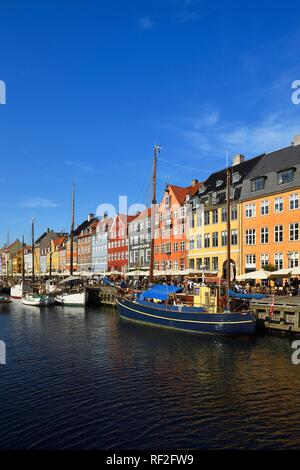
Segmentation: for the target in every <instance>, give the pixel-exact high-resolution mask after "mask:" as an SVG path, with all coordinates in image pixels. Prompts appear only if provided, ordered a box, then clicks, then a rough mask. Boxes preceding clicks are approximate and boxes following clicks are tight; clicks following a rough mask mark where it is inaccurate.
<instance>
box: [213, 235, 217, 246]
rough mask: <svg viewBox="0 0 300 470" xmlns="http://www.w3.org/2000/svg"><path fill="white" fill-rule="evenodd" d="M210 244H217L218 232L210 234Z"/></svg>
mask: <svg viewBox="0 0 300 470" xmlns="http://www.w3.org/2000/svg"><path fill="white" fill-rule="evenodd" d="M212 246H218V232H213V234H212Z"/></svg>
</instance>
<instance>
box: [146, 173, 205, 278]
mask: <svg viewBox="0 0 300 470" xmlns="http://www.w3.org/2000/svg"><path fill="white" fill-rule="evenodd" d="M201 184H202V183H199V182H198V181H197V180H193V181H192V185H191V186H188V187H186V188H182V187H180V186H175V185H168V186H167V187H166V189H165V193H164V196H163V199H162V201H161V203H160V205H159V207H158V210H157V211H156V214H155V229H154V230H155V233H154V236H155V245H154V269H156V270H159V271H165V270H175V271H178V270H181V271H182V270H184V269H186V268H187V265H186V259H187V249H188V247H187V244H186V220H187V218H186V211H187V204H188V202H189V199H190V198H191V197H192V196H194V195H195V194H196V193H197V192H198V191H199V188H200V186H201Z"/></svg>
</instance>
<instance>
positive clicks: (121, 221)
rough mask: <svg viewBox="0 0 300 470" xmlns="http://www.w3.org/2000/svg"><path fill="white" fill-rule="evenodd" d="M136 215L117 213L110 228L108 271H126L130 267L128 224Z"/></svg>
mask: <svg viewBox="0 0 300 470" xmlns="http://www.w3.org/2000/svg"><path fill="white" fill-rule="evenodd" d="M134 217H135V216H131V215H126V214H117V215H116V216H115V217H114V220H113V222H112V225H111V227H110V230H109V239H108V271H119V272H120V273H125V272H126V271H127V269H128V224H129V222H131V221H132V220H133V219H134Z"/></svg>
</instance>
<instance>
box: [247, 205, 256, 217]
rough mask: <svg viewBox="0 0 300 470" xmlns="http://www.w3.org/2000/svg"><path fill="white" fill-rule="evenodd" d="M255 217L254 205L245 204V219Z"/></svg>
mask: <svg viewBox="0 0 300 470" xmlns="http://www.w3.org/2000/svg"><path fill="white" fill-rule="evenodd" d="M255 215H256V205H255V204H247V205H246V207H245V217H246V219H250V218H251V217H255Z"/></svg>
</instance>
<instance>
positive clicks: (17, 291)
mask: <svg viewBox="0 0 300 470" xmlns="http://www.w3.org/2000/svg"><path fill="white" fill-rule="evenodd" d="M29 291H30V286H28V285H27V284H16V285H15V286H12V287H11V288H10V296H11V298H13V299H21V298H22V296H23V294H25V293H27V292H29Z"/></svg>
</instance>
